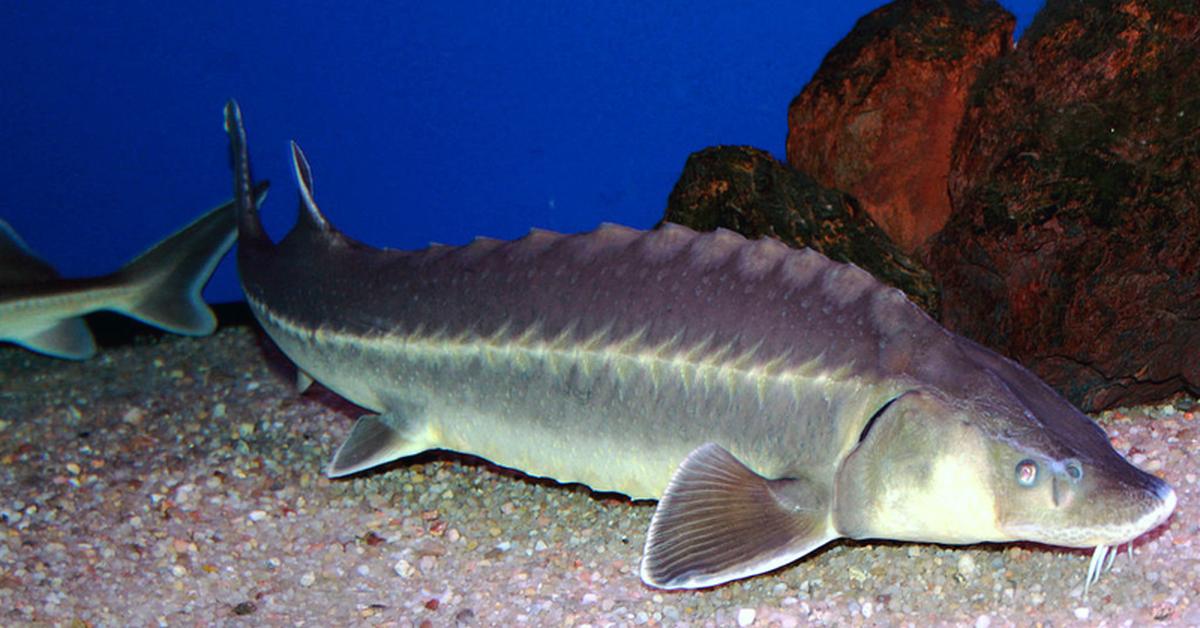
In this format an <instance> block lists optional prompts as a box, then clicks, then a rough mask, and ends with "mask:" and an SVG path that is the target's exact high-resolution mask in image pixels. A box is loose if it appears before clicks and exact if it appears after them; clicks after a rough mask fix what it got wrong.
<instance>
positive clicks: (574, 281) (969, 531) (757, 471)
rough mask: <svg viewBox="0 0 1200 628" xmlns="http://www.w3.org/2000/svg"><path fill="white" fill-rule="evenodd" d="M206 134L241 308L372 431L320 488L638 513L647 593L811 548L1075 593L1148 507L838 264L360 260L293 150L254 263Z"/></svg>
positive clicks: (730, 239)
mask: <svg viewBox="0 0 1200 628" xmlns="http://www.w3.org/2000/svg"><path fill="white" fill-rule="evenodd" d="M226 128H227V130H228V132H229V136H230V140H231V150H232V155H233V162H234V171H235V176H234V178H235V186H234V189H235V197H236V199H237V202H238V213H239V252H238V267H239V271H240V273H241V281H242V286H243V288H244V289H245V292H246V298H247V300H248V302H249V304H250V307H251V309H252V310H253V312H254V315H255V316H256V317H257V319H258V321H259V322H260V323H261V324H262V327H263V328H264V329H265V330H266V332H267V334H269V335H270V337H271V338H272V339H273V340H274V341H275V343H276V344H277V345H278V346H279V348H280V349H282V350H283V352H284V353H285V354H286V355H287V356H288V357H289V358H290V359H291V360H292V361H293V362H295V364H296V366H297V367H298V368H299V369H300V370H301V371H302V372H303V373H305V374H307V375H308V376H311V377H312V378H313V379H315V380H317V381H319V382H321V383H322V384H324V385H325V386H326V387H328V388H330V389H331V390H333V391H335V392H336V393H338V394H339V395H341V396H343V397H345V398H346V399H349V400H350V401H353V402H354V403H356V404H358V405H360V406H362V407H364V408H366V409H368V410H370V411H372V412H374V413H376V414H369V415H366V416H363V417H362V418H360V419H359V420H358V422H357V423H356V424H355V426H354V427H353V429H352V430H351V433H350V436H349V437H348V438H347V440H346V442H345V443H344V444H342V446H341V447H340V449H339V450H338V451H337V453H336V454H335V455H334V458H333V462H332V463H331V465H330V468H329V471H328V473H329V474H330V475H331V476H335V477H336V476H344V475H347V474H351V473H356V472H358V471H362V470H364V469H368V468H371V467H374V466H376V465H379V464H382V463H385V462H388V461H390V460H395V459H397V458H403V457H405V456H411V455H413V454H416V453H418V452H422V451H425V450H427V449H432V448H443V449H450V450H455V451H461V452H467V453H471V454H475V455H478V456H482V457H483V458H486V459H488V460H491V461H493V462H495V463H497V464H500V465H503V466H506V467H512V468H515V469H519V470H521V471H523V472H525V473H528V474H530V475H535V476H544V477H548V478H553V479H555V480H558V481H560V482H579V483H582V484H585V485H587V486H589V487H591V488H592V489H594V490H597V491H615V492H619V493H624V494H625V495H628V496H630V497H632V498H634V499H643V498H648V499H659V500H660V501H659V503H658V507H657V510H656V511H655V513H654V517H653V520H652V522H651V524H650V529H649V532H648V534H647V539H646V546H645V551H644V555H643V558H642V564H641V576H642V579H643V580H644V581H645V582H646V583H647V584H649V585H651V586H655V587H662V588H696V587H706V586H710V585H716V584H720V583H723V582H727V581H730V580H734V579H736V578H742V577H746V576H750V575H753V574H758V573H762V572H765V571H768V570H771V569H774V568H776V567H779V566H781V565H785V564H787V563H790V562H792V561H794V560H796V559H798V558H800V557H802V556H804V555H805V554H808V553H809V552H812V551H813V550H815V549H816V548H818V547H820V546H822V545H824V544H826V543H828V542H829V541H831V540H833V539H836V538H839V537H849V538H853V539H868V538H882V539H896V540H904V541H918V542H937V543H953V544H962V543H978V542H986V541H996V542H1004V541H1021V540H1024V541H1036V542H1041V543H1048V544H1053V545H1062V546H1069V547H1095V548H1096V551H1095V553H1094V554H1093V558H1092V563H1091V565H1090V566H1089V570H1088V575H1087V577H1086V579H1085V582H1086V583H1087V584H1089V585H1090V584H1091V583H1092V582H1094V580H1095V579H1096V578H1097V577H1098V576H1099V574H1100V572H1101V571H1102V570H1103V569H1104V567H1105V562H1106V560H1105V559H1106V558H1109V559H1111V557H1112V556H1113V555H1114V554H1115V552H1116V550H1115V548H1116V547H1119V545H1121V544H1124V543H1128V542H1130V541H1131V540H1132V539H1134V538H1135V537H1137V536H1139V535H1141V534H1142V533H1144V532H1146V531H1147V530H1150V529H1151V528H1153V527H1155V526H1157V525H1158V524H1160V523H1162V522H1163V521H1164V520H1165V519H1166V518H1167V517H1168V516H1169V515H1170V513H1171V511H1172V510H1173V509H1174V507H1175V494H1174V492H1173V491H1172V490H1171V488H1170V486H1168V485H1167V484H1166V483H1165V482H1163V481H1162V480H1160V479H1159V478H1157V477H1155V476H1153V475H1150V474H1148V473H1144V472H1142V471H1140V470H1139V469H1137V468H1136V467H1134V466H1133V465H1131V464H1129V463H1128V462H1126V460H1125V459H1124V458H1122V457H1121V455H1120V454H1118V453H1117V452H1116V451H1114V450H1113V448H1112V447H1111V446H1110V444H1109V441H1108V438H1107V436H1106V434H1105V432H1104V430H1103V429H1101V428H1100V427H1099V426H1098V425H1097V424H1096V423H1094V422H1092V421H1091V420H1090V419H1088V418H1087V417H1086V416H1084V415H1083V414H1082V413H1080V412H1079V411H1078V410H1077V409H1075V408H1074V407H1073V406H1071V405H1070V404H1069V403H1068V402H1066V401H1065V400H1063V399H1062V398H1061V397H1059V396H1058V395H1057V394H1055V392H1054V391H1053V390H1051V389H1050V388H1049V387H1048V386H1046V385H1045V384H1044V383H1043V382H1041V381H1040V380H1039V379H1038V378H1037V377H1035V376H1034V375H1032V374H1031V373H1030V372H1029V371H1027V370H1025V369H1024V368H1022V367H1021V366H1019V365H1017V364H1016V363H1014V362H1012V361H1010V360H1007V359H1005V358H1003V357H1001V356H999V355H997V354H995V353H993V352H991V351H989V350H987V349H984V348H982V347H980V346H979V345H977V344H975V343H973V342H971V341H969V340H966V339H964V338H961V337H959V336H956V335H954V334H952V333H950V332H948V331H946V330H945V329H943V328H942V327H940V326H939V325H938V324H936V323H935V322H934V321H933V320H931V319H930V318H929V317H928V316H926V315H925V313H924V312H922V311H921V310H920V309H919V308H917V307H916V306H915V305H913V304H912V303H911V302H910V301H909V300H908V299H906V298H905V297H904V295H903V294H902V293H901V292H899V291H898V290H895V289H893V288H889V287H886V286H884V285H882V284H880V283H879V282H877V281H876V280H875V279H873V278H872V277H871V276H870V275H868V274H867V273H866V272H865V271H862V270H860V269H859V268H857V267H855V266H853V265H850V264H839V263H835V262H832V261H830V260H829V259H827V258H825V257H824V256H822V255H820V254H818V253H816V252H814V251H811V250H793V249H789V248H788V247H786V246H785V245H783V244H781V243H779V242H775V241H771V240H758V241H748V240H746V239H745V238H743V237H741V236H739V235H736V234H734V233H731V232H729V231H717V232H714V233H709V234H700V233H696V232H694V231H692V230H690V229H687V228H684V227H680V226H675V225H665V226H663V227H661V228H659V229H656V230H653V231H637V230H634V229H628V228H624V227H618V226H602V227H600V228H599V229H597V230H595V231H592V232H590V233H584V234H580V235H562V234H558V233H551V232H547V231H536V230H535V231H533V232H531V233H530V234H529V235H527V236H526V237H524V238H521V239H519V240H516V241H512V242H503V241H498V240H491V239H477V240H475V241H474V242H473V243H471V244H468V245H466V246H462V247H451V246H439V245H435V246H432V247H430V248H428V249H425V250H421V251H399V250H386V249H385V250H380V249H375V248H371V247H369V246H366V245H364V244H361V243H359V242H356V241H354V240H352V239H350V238H349V237H347V236H346V235H344V234H342V233H341V232H339V231H338V230H336V229H335V228H334V227H333V226H332V225H331V224H330V223H329V221H328V220H326V218H325V217H324V216H323V215H322V213H321V212H320V211H319V210H318V209H317V205H316V203H315V202H314V200H313V187H312V177H311V173H310V170H309V165H308V163H307V161H306V160H305V157H304V155H303V154H302V153H301V151H300V149H299V148H298V147H297V146H296V145H295V144H294V143H293V144H292V157H293V161H294V166H295V171H296V175H297V179H298V181H299V184H300V199H301V202H300V211H299V219H298V222H297V224H296V226H295V227H294V228H293V229H292V231H291V232H290V233H289V234H288V235H287V236H286V237H285V238H284V239H283V240H282V241H281V242H279V243H278V244H275V243H273V242H272V241H271V240H270V239H269V238H268V236H267V235H266V234H265V232H264V230H263V227H262V224H261V222H260V220H259V217H258V214H257V209H256V206H255V205H254V203H253V202H252V199H251V189H252V185H253V183H252V178H251V174H250V164H249V158H248V155H247V150H246V141H245V131H244V129H243V126H242V119H241V114H240V112H239V110H238V109H237V106H236V104H234V103H232V102H231V103H230V104H229V105H228V106H227V108H226Z"/></svg>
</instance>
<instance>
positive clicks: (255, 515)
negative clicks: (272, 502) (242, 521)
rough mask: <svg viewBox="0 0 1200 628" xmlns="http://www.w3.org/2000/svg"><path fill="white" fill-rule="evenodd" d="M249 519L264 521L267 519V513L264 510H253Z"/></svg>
mask: <svg viewBox="0 0 1200 628" xmlns="http://www.w3.org/2000/svg"><path fill="white" fill-rule="evenodd" d="M249 517H250V520H251V521H262V520H263V519H266V518H267V513H266V511H263V510H251V511H250V515H249Z"/></svg>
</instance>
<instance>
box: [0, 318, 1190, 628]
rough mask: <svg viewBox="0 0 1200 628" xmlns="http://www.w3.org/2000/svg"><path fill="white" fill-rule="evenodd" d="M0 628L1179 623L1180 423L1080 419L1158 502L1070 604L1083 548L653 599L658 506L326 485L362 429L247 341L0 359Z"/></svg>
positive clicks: (377, 479) (887, 566)
mask: <svg viewBox="0 0 1200 628" xmlns="http://www.w3.org/2000/svg"><path fill="white" fill-rule="evenodd" d="M0 374H2V378H0V624H3V625H24V624H29V623H50V624H58V625H71V626H117V625H139V626H140V625H154V624H161V625H172V626H183V625H278V626H283V625H318V626H326V625H398V626H408V625H419V626H453V625H479V626H493V625H520V624H528V625H539V626H542V625H551V626H555V625H567V626H570V625H574V626H583V625H594V626H607V625H683V624H687V625H697V626H704V625H712V626H731V625H739V624H740V625H744V626H745V625H753V626H796V625H801V624H808V623H817V624H843V625H860V624H861V625H875V624H878V625H913V626H925V625H929V624H931V623H947V624H949V623H954V624H967V625H974V626H1002V625H1056V626H1061V625H1070V624H1080V625H1146V624H1150V623H1154V622H1162V623H1167V624H1191V625H1197V624H1200V608H1197V607H1196V606H1194V605H1193V601H1194V600H1197V599H1198V595H1197V594H1198V590H1200V560H1198V557H1200V546H1198V544H1197V530H1198V529H1200V517H1198V516H1197V515H1198V513H1197V509H1198V506H1197V504H1198V503H1200V499H1198V498H1200V491H1198V488H1197V475H1198V474H1200V464H1198V459H1200V455H1198V454H1197V451H1198V447H1197V441H1198V440H1200V429H1198V424H1200V422H1198V421H1197V418H1196V417H1197V415H1198V414H1200V406H1197V404H1196V402H1195V401H1194V400H1191V399H1185V398H1178V399H1174V400H1171V401H1170V402H1164V404H1162V405H1158V406H1153V407H1142V408H1130V409H1124V410H1121V411H1115V412H1107V413H1104V414H1103V415H1102V416H1100V417H1099V419H1100V422H1101V424H1102V425H1103V426H1104V428H1105V429H1107V430H1108V431H1109V433H1110V434H1111V435H1112V437H1113V441H1114V443H1115V445H1116V447H1117V449H1119V450H1120V451H1121V452H1123V453H1125V454H1126V455H1129V456H1130V458H1131V459H1132V460H1133V461H1134V462H1136V463H1137V464H1139V465H1141V466H1142V467H1143V468H1146V469H1148V470H1150V471H1152V472H1154V473H1157V474H1159V475H1161V476H1162V477H1164V478H1166V479H1167V480H1168V481H1169V482H1171V484H1172V485H1173V486H1174V487H1175V489H1176V491H1177V494H1178V496H1179V506H1178V508H1177V510H1176V512H1175V514H1174V516H1173V517H1172V518H1171V520H1170V521H1169V522H1168V524H1167V525H1165V526H1162V527H1161V528H1159V529H1158V530H1156V531H1154V532H1152V533H1151V534H1149V535H1147V536H1146V537H1144V538H1142V539H1140V540H1139V541H1138V542H1137V543H1136V544H1135V551H1134V557H1133V559H1132V560H1131V559H1130V558H1129V557H1128V555H1127V554H1126V553H1124V552H1122V554H1121V556H1120V557H1119V558H1118V559H1117V561H1116V563H1115V565H1114V567H1113V570H1112V572H1111V573H1109V574H1107V575H1106V576H1105V577H1104V578H1103V579H1101V580H1100V582H1099V583H1098V584H1097V585H1096V586H1094V587H1093V588H1092V590H1091V594H1090V596H1089V597H1088V599H1087V600H1086V601H1084V600H1083V599H1082V581H1083V575H1084V571H1085V569H1086V567H1087V563H1088V558H1089V552H1086V551H1073V550H1063V549H1057V548H1049V547H1042V546H1036V545H1009V546H977V547H968V548H955V547H941V546H933V545H915V544H900V543H856V542H848V541H841V542H837V543H833V544H831V545H830V546H828V547H827V548H826V549H824V550H822V551H821V552H819V553H817V554H815V555H813V556H811V557H808V558H806V559H804V560H801V561H799V562H797V563H795V564H793V565H790V566H788V567H785V568H783V569H780V570H777V571H775V572H772V573H770V574H767V575H764V576H760V577H756V578H751V579H748V580H745V581H741V582H737V583H733V584H730V585H726V586H722V587H718V588H715V589H709V590H703V591H687V592H662V591H656V590H653V589H649V588H647V587H645V586H643V585H642V584H641V582H640V581H639V579H638V577H637V565H638V559H639V555H640V553H641V547H642V543H643V540H644V534H645V529H646V526H647V524H648V522H649V520H650V515H651V513H652V510H653V505H652V504H650V503H630V502H629V501H628V500H624V499H620V498H616V497H610V496H595V495H593V494H591V493H589V492H588V491H587V490H586V489H583V488H581V487H563V486H559V485H555V484H553V483H550V482H545V481H537V480H530V479H527V478H523V477H521V476H519V475H518V474H515V473H513V472H510V471H506V470H503V469H498V468H496V467H494V466H491V465H489V464H487V463H485V462H482V461H479V460H476V459H471V458H467V457H462V456H457V455H453V454H428V455H424V456H422V457H420V458H419V459H418V460H415V461H408V462H406V463H405V464H395V465H392V466H390V467H388V468H386V469H383V470H381V471H379V472H375V473H370V474H366V475H364V476H359V477H355V478H351V479H345V480H338V481H330V480H328V479H326V478H324V477H323V476H322V473H321V470H322V467H323V465H324V464H325V462H326V460H327V459H328V458H329V456H330V454H331V453H332V451H333V449H334V448H335V447H336V445H337V443H339V442H340V441H341V439H342V438H343V437H344V436H345V435H346V433H347V432H348V430H349V428H350V426H351V425H352V423H353V420H354V417H355V416H356V415H357V414H358V411H357V410H356V409H355V408H353V407H352V406H349V405H348V404H346V403H344V402H342V401H340V400H339V399H338V398H336V397H334V396H333V395H331V394H329V393H327V392H321V391H317V392H316V393H313V392H310V393H309V394H307V395H305V396H303V397H300V396H297V395H296V394H295V393H294V391H293V389H292V386H291V381H290V379H289V378H290V377H291V373H290V372H289V370H288V367H287V366H286V362H284V361H282V360H281V359H280V358H279V357H278V354H275V353H273V350H272V349H271V348H270V347H264V344H263V342H262V341H260V340H259V339H258V337H257V335H256V332H255V331H254V330H253V329H252V328H248V327H233V328H227V329H223V330H222V331H221V332H220V333H218V334H217V335H216V336H214V337H211V338H205V339H199V340H197V339H187V338H175V337H168V338H163V339H161V340H142V341H140V342H139V343H137V344H135V345H134V346H127V347H119V348H114V349H109V350H106V351H104V352H103V353H102V354H101V355H100V356H99V357H98V358H96V359H94V360H91V361H89V362H85V363H72V362H64V361H58V360H51V359H47V358H42V357H39V356H36V355H33V354H30V353H27V352H24V351H22V350H20V349H17V348H15V347H11V346H4V347H0Z"/></svg>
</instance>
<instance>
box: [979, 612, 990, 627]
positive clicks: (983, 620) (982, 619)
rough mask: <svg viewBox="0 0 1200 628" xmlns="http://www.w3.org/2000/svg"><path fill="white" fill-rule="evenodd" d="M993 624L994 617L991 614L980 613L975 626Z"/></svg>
mask: <svg viewBox="0 0 1200 628" xmlns="http://www.w3.org/2000/svg"><path fill="white" fill-rule="evenodd" d="M991 625H992V617H991V616H990V615H980V616H979V617H976V618H975V628H988V626H991Z"/></svg>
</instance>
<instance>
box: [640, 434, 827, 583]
mask: <svg viewBox="0 0 1200 628" xmlns="http://www.w3.org/2000/svg"><path fill="white" fill-rule="evenodd" d="M829 507H830V499H829V491H828V489H822V488H820V487H818V486H816V485H814V484H813V483H811V482H809V481H807V480H802V479H779V480H769V479H767V478H764V477H762V476H761V475H758V474H757V473H755V472H754V471H752V470H751V469H749V468H747V467H746V466H745V465H744V464H742V463H741V462H739V461H738V460H737V458H735V457H734V456H733V454H731V453H729V452H728V451H726V450H725V449H723V448H721V447H720V446H718V445H715V444H713V443H708V444H705V445H701V446H700V447H698V448H696V450H695V451H693V452H692V453H691V454H689V455H688V457H687V458H686V459H684V461H683V463H682V464H680V465H679V469H678V470H676V472H675V476H674V477H673V478H672V479H671V483H670V485H668V487H667V490H666V493H665V494H664V495H663V498H662V500H661V501H659V503H658V509H657V510H655V511H654V519H653V520H652V521H651V523H650V530H649V532H648V533H647V536H646V548H645V551H644V552H643V555H642V580H643V581H644V582H645V583H646V584H648V585H650V586H654V587H659V588H663V589H695V588H701V587H707V586H713V585H716V584H720V583H722V582H728V581H730V580H736V579H738V578H743V577H746V576H750V575H754V574H758V573H763V572H765V571H770V570H772V569H774V568H776V567H780V566H782V565H786V564H787V563H790V562H792V561H794V560H796V559H797V558H800V557H801V556H804V555H805V554H807V553H809V552H811V551H812V550H814V549H816V548H818V547H820V546H822V545H824V544H825V543H828V542H829V541H831V540H833V539H835V538H837V534H836V533H835V532H834V531H833V529H832V527H831V526H830V525H829Z"/></svg>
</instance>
